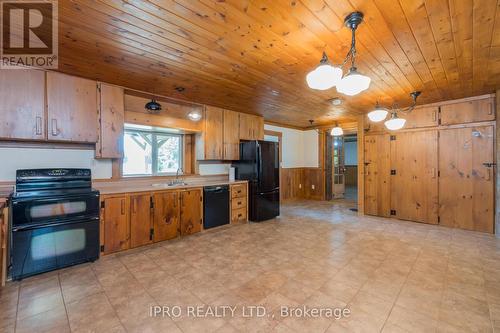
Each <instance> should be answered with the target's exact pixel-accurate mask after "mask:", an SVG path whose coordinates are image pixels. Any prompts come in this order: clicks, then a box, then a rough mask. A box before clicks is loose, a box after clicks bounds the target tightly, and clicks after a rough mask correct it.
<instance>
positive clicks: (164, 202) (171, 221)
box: [153, 191, 180, 242]
mask: <svg viewBox="0 0 500 333" xmlns="http://www.w3.org/2000/svg"><path fill="white" fill-rule="evenodd" d="M153 204H154V222H153V223H154V236H153V239H154V241H155V242H159V241H163V240H167V239H172V238H175V237H177V236H178V235H179V215H180V209H179V206H180V205H179V193H178V192H177V191H170V192H161V193H155V194H154V195H153Z"/></svg>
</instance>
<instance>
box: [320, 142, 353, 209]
mask: <svg viewBox="0 0 500 333" xmlns="http://www.w3.org/2000/svg"><path fill="white" fill-rule="evenodd" d="M357 160H358V145H357V135H356V134H348V135H344V136H335V137H332V136H327V138H326V173H325V174H326V199H327V200H332V199H346V200H349V201H353V202H356V201H357V198H358V197H357V192H358V188H357V186H358V165H357V164H358V162H357Z"/></svg>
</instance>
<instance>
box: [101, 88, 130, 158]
mask: <svg viewBox="0 0 500 333" xmlns="http://www.w3.org/2000/svg"><path fill="white" fill-rule="evenodd" d="M124 96H125V94H124V91H123V88H121V87H116V86H110V85H107V84H103V83H100V84H99V108H98V128H99V137H98V141H97V144H96V157H97V158H122V157H123V126H124V117H125V106H124Z"/></svg>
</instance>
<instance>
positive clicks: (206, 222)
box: [203, 185, 229, 229]
mask: <svg viewBox="0 0 500 333" xmlns="http://www.w3.org/2000/svg"><path fill="white" fill-rule="evenodd" d="M203 217H204V219H203V227H204V228H205V229H210V228H214V227H218V226H221V225H224V224H229V185H218V186H205V187H204V188H203Z"/></svg>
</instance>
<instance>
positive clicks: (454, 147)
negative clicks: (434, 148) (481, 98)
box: [439, 126, 494, 233]
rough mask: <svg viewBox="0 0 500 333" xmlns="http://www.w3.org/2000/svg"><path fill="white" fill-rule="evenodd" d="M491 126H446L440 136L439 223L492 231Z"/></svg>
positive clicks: (492, 177)
mask: <svg viewBox="0 0 500 333" xmlns="http://www.w3.org/2000/svg"><path fill="white" fill-rule="evenodd" d="M493 137H494V130H493V126H478V127H469V128H454V129H446V130H442V131H441V132H440V137H439V170H440V178H439V215H440V220H441V222H440V223H441V224H442V225H446V226H450V227H456V228H462V229H468V230H476V231H483V232H489V233H492V232H493V223H494V169H493V162H494V159H493V157H494V155H493V140H494V139H493Z"/></svg>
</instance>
